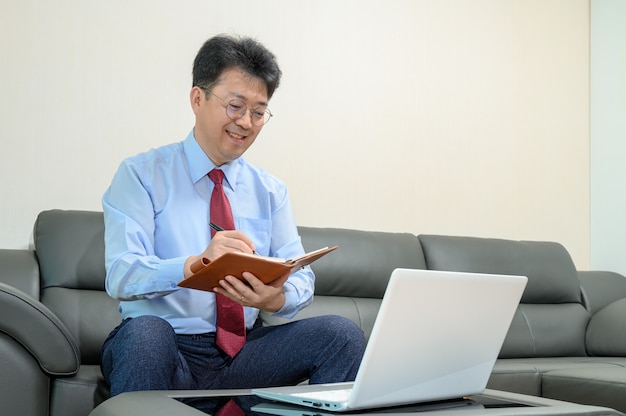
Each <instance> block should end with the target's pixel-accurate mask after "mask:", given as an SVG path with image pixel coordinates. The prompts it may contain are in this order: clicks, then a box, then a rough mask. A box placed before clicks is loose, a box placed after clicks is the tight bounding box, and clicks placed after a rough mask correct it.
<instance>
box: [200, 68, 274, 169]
mask: <svg viewBox="0 0 626 416" xmlns="http://www.w3.org/2000/svg"><path fill="white" fill-rule="evenodd" d="M211 93H212V94H208V97H207V94H206V93H205V91H204V90H203V89H201V88H200V87H197V86H196V87H193V88H192V89H191V94H190V98H191V107H192V109H193V112H194V114H195V115H196V125H195V127H194V135H195V137H196V140H197V141H198V144H199V145H200V147H201V148H202V150H204V152H205V153H206V154H207V156H208V157H209V158H210V159H211V160H212V161H213V163H215V165H216V166H220V165H223V164H224V163H228V162H231V161H233V160H235V159H237V158H238V157H239V156H241V155H242V154H244V152H245V151H246V150H248V148H249V147H250V146H251V145H252V143H254V141H255V139H256V137H257V135H258V134H259V133H260V132H261V129H262V128H263V126H256V125H254V124H252V120H251V118H250V115H251V114H250V113H251V111H252V109H253V108H261V109H263V108H264V107H266V106H267V101H268V99H267V88H266V86H265V83H264V82H263V81H261V80H260V79H258V78H254V77H251V76H250V75H249V74H247V73H245V72H243V71H241V70H240V69H238V68H231V69H227V70H225V71H224V72H223V73H222V75H221V77H220V80H219V81H218V83H217V84H215V86H214V87H213V90H212V91H211ZM218 97H219V98H218ZM220 99H221V100H220ZM231 100H239V101H242V102H243V103H244V104H245V105H246V106H248V107H249V108H248V110H247V111H246V113H245V114H244V116H243V117H241V118H239V119H238V120H232V119H231V118H230V117H228V115H227V114H226V104H227V103H228V102H230V101H231Z"/></svg>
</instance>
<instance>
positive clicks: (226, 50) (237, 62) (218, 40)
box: [192, 35, 282, 99]
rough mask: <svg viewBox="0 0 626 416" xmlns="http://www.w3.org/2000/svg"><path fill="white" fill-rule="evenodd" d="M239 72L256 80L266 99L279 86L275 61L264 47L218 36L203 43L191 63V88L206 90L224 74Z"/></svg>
mask: <svg viewBox="0 0 626 416" xmlns="http://www.w3.org/2000/svg"><path fill="white" fill-rule="evenodd" d="M229 68H239V69H241V70H243V71H244V72H246V73H248V74H249V75H251V76H254V77H256V78H259V79H260V80H262V81H263V82H264V83H265V86H266V87H267V98H268V99H270V98H271V97H272V95H273V94H274V91H276V88H278V84H279V83H280V76H281V74H282V73H281V71H280V68H279V67H278V63H277V62H276V57H275V56H274V54H273V53H272V52H270V51H269V50H268V49H267V48H266V47H265V46H263V45H262V44H261V43H260V42H258V41H256V40H255V39H252V38H249V37H234V36H229V35H218V36H215V37H213V38H211V39H209V40H207V41H206V42H205V43H204V45H202V47H201V48H200V50H199V51H198V54H197V55H196V58H195V59H194V62H193V85H192V86H194V87H195V86H198V87H202V88H205V89H208V90H210V89H211V88H212V87H213V86H214V85H215V83H217V82H218V81H219V78H220V76H221V75H222V73H223V72H224V70H226V69H229Z"/></svg>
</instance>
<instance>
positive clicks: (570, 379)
mask: <svg viewBox="0 0 626 416" xmlns="http://www.w3.org/2000/svg"><path fill="white" fill-rule="evenodd" d="M624 391H626V368H624V367H612V368H603V367H597V368H573V369H569V370H557V371H550V372H548V373H546V374H544V375H543V379H542V394H543V397H547V398H550V399H557V400H564V401H568V402H573V403H580V404H588V405H596V406H604V407H610V408H613V409H616V410H619V411H621V412H626V394H624Z"/></svg>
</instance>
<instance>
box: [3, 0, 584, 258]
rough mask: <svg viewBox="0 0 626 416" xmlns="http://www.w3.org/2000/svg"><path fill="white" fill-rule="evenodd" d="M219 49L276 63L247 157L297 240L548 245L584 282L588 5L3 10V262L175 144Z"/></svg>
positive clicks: (282, 4)
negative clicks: (197, 65)
mask: <svg viewBox="0 0 626 416" xmlns="http://www.w3.org/2000/svg"><path fill="white" fill-rule="evenodd" d="M221 32H236V33H241V34H248V35H252V36H255V37H257V38H258V39H259V40H261V41H262V42H263V43H265V44H266V45H267V46H268V47H269V48H270V49H272V50H273V51H274V52H275V53H276V54H277V56H278V58H279V62H280V64H281V66H282V69H283V72H284V78H283V83H282V86H281V87H280V88H279V89H278V91H277V93H276V95H275V96H274V98H273V100H272V102H271V108H272V111H273V112H274V113H275V114H276V117H275V118H274V119H272V121H271V122H270V123H269V124H268V125H267V126H266V127H265V129H264V131H263V133H262V135H261V136H260V138H259V140H258V141H257V143H256V144H255V146H254V147H253V148H252V149H251V150H250V151H249V153H248V158H249V159H250V160H251V161H253V162H255V163H257V164H259V165H261V166H263V167H265V168H267V169H268V170H269V171H271V172H272V173H274V174H276V175H278V176H279V177H281V178H283V179H284V180H285V181H286V182H287V184H288V185H289V186H290V190H291V197H292V201H293V204H294V207H295V212H296V217H297V219H298V223H299V224H302V225H313V226H329V227H349V228H360V229H366V230H387V231H408V232H412V233H416V234H419V233H438V234H457V235H474V236H485V237H504V238H513V239H531V240H553V241H559V242H561V243H562V244H564V245H565V246H566V247H567V249H568V250H569V251H570V253H571V254H572V256H573V257H574V260H575V262H576V265H577V266H578V267H579V268H583V269H584V268H587V267H588V263H589V240H590V238H589V233H590V232H589V205H590V201H589V2H588V0H508V1H505V0H475V1H468V0H447V1H445V0H444V1H441V0H426V1H414V0H391V1H388V0H385V1H382V0H381V1H364V0H344V1H335V0H322V1H295V0H272V1H265V2H258V1H250V0H249V1H238V2H229V1H206V0H186V1H184V2H178V1H166V0H143V1H141V0H135V1H121V0H109V1H90V2H84V1H78V0H65V1H62V2H48V1H31V2H10V1H7V0H2V3H1V6H0V35H1V36H0V56H1V57H2V59H1V60H0V61H1V62H0V73H1V74H2V76H1V77H0V88H1V94H0V137H1V140H2V151H1V153H0V174H2V177H3V179H2V180H1V181H0V204H1V205H0V230H1V232H0V247H3V248H22V247H26V246H27V245H28V241H29V238H30V232H31V229H32V224H33V221H34V219H35V216H36V214H37V213H38V212H39V211H41V210H44V209H51V208H63V209H90V210H99V209H101V208H100V197H101V195H102V193H103V191H104V190H105V188H106V186H107V185H108V183H109V181H110V179H111V176H112V175H113V172H114V170H115V169H116V167H117V165H118V163H119V162H120V160H121V159H122V158H123V157H125V156H128V155H131V154H134V153H137V152H139V151H143V150H146V149H147V148H149V147H154V146H158V145H161V144H165V143H169V142H172V141H178V140H182V139H183V138H184V137H185V136H186V134H187V133H188V132H189V131H190V129H191V127H192V123H193V118H192V113H191V110H190V109H189V105H188V91H189V88H190V83H191V76H190V71H191V63H192V60H193V57H194V56H195V53H196V52H197V50H198V48H199V47H200V46H201V44H202V42H203V41H204V40H206V38H208V37H209V36H211V35H213V34H217V33H221ZM377 195H380V197H378V196H377Z"/></svg>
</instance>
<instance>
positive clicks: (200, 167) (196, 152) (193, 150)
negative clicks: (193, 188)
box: [183, 130, 243, 189]
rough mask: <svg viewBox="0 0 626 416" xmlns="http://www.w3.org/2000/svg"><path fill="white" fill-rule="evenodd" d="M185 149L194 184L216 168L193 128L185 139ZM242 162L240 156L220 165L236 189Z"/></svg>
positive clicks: (228, 180) (230, 183) (231, 185)
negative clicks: (199, 142)
mask: <svg viewBox="0 0 626 416" xmlns="http://www.w3.org/2000/svg"><path fill="white" fill-rule="evenodd" d="M183 149H184V151H185V157H186V158H187V164H188V166H189V174H190V175H191V180H192V182H193V183H194V184H195V183H197V182H198V181H200V180H201V179H202V178H204V177H206V175H207V173H209V172H210V171H211V170H213V169H215V168H216V166H215V164H214V163H213V161H211V159H209V157H208V156H207V155H206V153H204V150H202V148H201V147H200V145H199V144H198V142H197V141H196V138H195V136H194V135H193V130H191V132H190V133H189V135H188V136H187V138H186V139H185V140H184V141H183ZM242 163H243V158H242V157H239V158H237V159H235V160H234V161H232V162H229V163H225V164H223V165H222V166H220V167H219V168H220V169H221V170H222V171H223V172H224V176H225V178H226V181H227V182H228V184H229V185H230V187H231V188H233V189H235V184H236V183H237V174H238V172H239V168H240V166H241V165H242Z"/></svg>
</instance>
